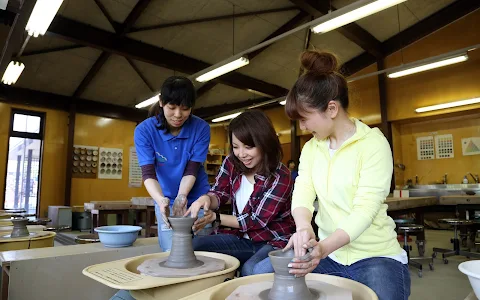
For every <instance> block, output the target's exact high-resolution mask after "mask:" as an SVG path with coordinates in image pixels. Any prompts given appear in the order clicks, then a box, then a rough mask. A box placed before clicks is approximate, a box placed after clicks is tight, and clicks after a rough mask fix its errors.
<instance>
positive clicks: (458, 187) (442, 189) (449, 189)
mask: <svg viewBox="0 0 480 300" xmlns="http://www.w3.org/2000/svg"><path fill="white" fill-rule="evenodd" d="M409 194H410V197H424V196H436V197H441V196H455V195H462V196H465V195H480V184H430V185H415V186H413V187H411V188H409Z"/></svg>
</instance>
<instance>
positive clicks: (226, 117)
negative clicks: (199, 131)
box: [212, 112, 242, 123]
mask: <svg viewBox="0 0 480 300" xmlns="http://www.w3.org/2000/svg"><path fill="white" fill-rule="evenodd" d="M241 113H242V112H237V113H234V114H230V115H226V116H223V117H218V118H215V119H213V120H212V122H213V123H217V122H222V121H226V120H230V119H233V118H236V117H238V116H239V115H240V114H241Z"/></svg>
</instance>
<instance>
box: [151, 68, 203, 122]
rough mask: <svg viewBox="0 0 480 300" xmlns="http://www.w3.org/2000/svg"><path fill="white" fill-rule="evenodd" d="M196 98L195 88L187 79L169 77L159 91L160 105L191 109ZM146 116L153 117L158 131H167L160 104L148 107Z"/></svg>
mask: <svg viewBox="0 0 480 300" xmlns="http://www.w3.org/2000/svg"><path fill="white" fill-rule="evenodd" d="M196 98H197V93H196V91H195V86H194V85H193V83H192V82H191V81H190V79H188V78H187V77H184V76H171V77H168V78H167V79H166V80H165V81H164V82H163V84H162V88H161V91H160V101H161V102H162V105H166V104H174V105H178V106H185V107H188V108H193V107H194V106H195V100H196ZM148 116H149V117H152V116H155V117H156V118H157V121H158V125H157V128H158V129H160V130H166V131H168V126H167V120H166V119H165V116H164V115H163V108H162V107H161V106H160V103H158V102H157V103H154V104H153V105H152V106H151V107H150V109H149V111H148Z"/></svg>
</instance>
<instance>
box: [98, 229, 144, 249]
mask: <svg viewBox="0 0 480 300" xmlns="http://www.w3.org/2000/svg"><path fill="white" fill-rule="evenodd" d="M140 230H142V227H140V226H132V225H113V226H102V227H97V228H95V232H97V233H98V237H99V238H100V242H101V243H102V244H103V245H104V246H105V247H109V248H120V247H128V246H131V245H132V244H133V243H134V242H135V240H136V239H137V237H138V232H139V231H140Z"/></svg>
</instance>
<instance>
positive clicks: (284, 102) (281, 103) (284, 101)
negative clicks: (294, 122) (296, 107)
mask: <svg viewBox="0 0 480 300" xmlns="http://www.w3.org/2000/svg"><path fill="white" fill-rule="evenodd" d="M278 103H279V104H280V105H285V104H287V100H286V99H285V100H283V101H280V102H278Z"/></svg>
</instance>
